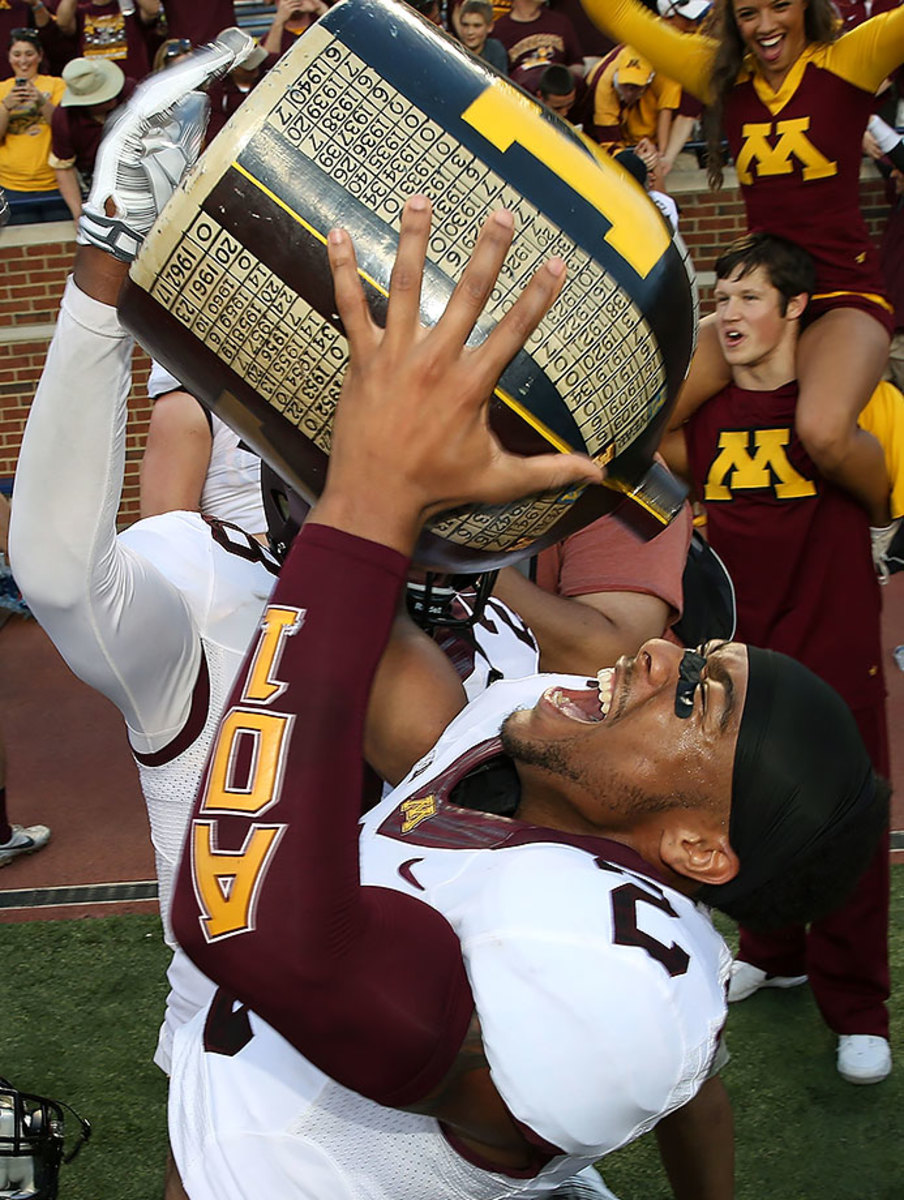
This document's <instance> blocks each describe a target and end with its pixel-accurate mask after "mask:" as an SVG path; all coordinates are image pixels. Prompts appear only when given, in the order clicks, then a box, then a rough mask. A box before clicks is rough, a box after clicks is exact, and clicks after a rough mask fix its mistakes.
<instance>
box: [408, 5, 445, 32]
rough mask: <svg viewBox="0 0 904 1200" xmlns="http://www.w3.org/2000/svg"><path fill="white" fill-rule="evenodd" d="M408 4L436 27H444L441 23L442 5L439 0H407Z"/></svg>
mask: <svg viewBox="0 0 904 1200" xmlns="http://www.w3.org/2000/svg"><path fill="white" fill-rule="evenodd" d="M408 3H409V6H410V7H411V8H413V9H414V11H415V12H417V13H420V14H421V16H422V17H426V19H427V20H428V21H429V22H430V24H431V25H435V26H436V27H437V29H444V28H445V26H444V25H443V6H442V3H441V0H408Z"/></svg>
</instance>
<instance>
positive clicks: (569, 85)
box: [537, 63, 580, 121]
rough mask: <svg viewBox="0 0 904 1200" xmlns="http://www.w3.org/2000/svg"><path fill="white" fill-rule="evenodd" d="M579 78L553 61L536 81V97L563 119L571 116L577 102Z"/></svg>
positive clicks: (565, 119)
mask: <svg viewBox="0 0 904 1200" xmlns="http://www.w3.org/2000/svg"><path fill="white" fill-rule="evenodd" d="M579 86H580V80H579V79H576V78H575V76H574V75H573V74H572V73H571V71H569V70H568V68H567V67H563V66H562V64H561V63H553V64H552V66H551V67H547V68H546V70H545V71H544V72H543V74H542V75H541V76H540V78H539V80H538V81H537V99H538V100H542V101H543V103H544V104H545V105H546V107H547V108H548V109H550V111H552V112H554V113H555V114H556V115H557V116H559V117H561V118H562V119H563V120H564V121H568V120H570V118H571V114H572V111H573V109H574V107H575V105H576V103H577V98H578V87H579Z"/></svg>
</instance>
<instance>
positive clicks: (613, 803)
mask: <svg viewBox="0 0 904 1200" xmlns="http://www.w3.org/2000/svg"><path fill="white" fill-rule="evenodd" d="M514 715H515V714H514V713H513V714H512V716H514ZM499 736H500V741H501V742H502V748H503V750H504V751H505V753H506V754H507V755H508V756H509V758H511V759H512V761H513V762H514V763H515V764H516V765H517V764H518V763H523V764H524V765H525V766H531V767H539V768H540V770H542V771H546V772H548V773H549V774H550V775H552V776H556V777H558V778H559V779H568V780H571V781H572V782H573V783H577V784H580V785H581V786H582V787H583V788H585V790H587V791H588V792H590V790H591V789H590V787H589V786H588V784H589V781H588V779H587V777H586V775H585V774H584V773H583V772H582V771H581V770H579V769H578V768H577V767H576V766H575V765H574V764H573V763H572V761H571V760H570V758H569V755H568V747H569V742H568V741H561V742H539V741H536V740H534V739H528V738H524V737H521V736H519V734H518V732H517V730H513V729H512V721H511V718H507V719H506V721H505V723H504V724H503V726H502V729H501V731H500V735H499ZM592 791H593V792H594V793H595V794H596V795H597V796H598V797H599V820H600V824H601V825H602V826H603V827H604V828H605V827H606V826H610V825H611V826H612V827H613V828H614V827H616V826H618V825H620V824H621V823H622V821H623V820H624V819H627V820H628V821H631V820H634V819H636V818H638V817H642V816H650V815H651V814H653V813H657V812H666V811H668V810H669V809H670V808H693V807H696V806H698V805H699V803H700V800H699V798H698V797H691V796H686V795H684V794H683V793H681V792H677V791H676V792H665V793H654V792H647V791H644V790H643V789H642V788H640V787H638V786H637V785H636V784H635V783H633V782H632V781H631V780H629V779H626V778H625V777H624V775H623V774H621V773H620V772H617V771H612V770H609V771H604V770H601V771H600V772H599V776H598V778H597V779H596V780H595V781H594V785H593V788H592ZM613 818H615V820H614V822H613Z"/></svg>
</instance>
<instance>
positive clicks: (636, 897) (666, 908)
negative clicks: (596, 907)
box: [612, 883, 691, 978]
mask: <svg viewBox="0 0 904 1200" xmlns="http://www.w3.org/2000/svg"><path fill="white" fill-rule="evenodd" d="M638 904H650V905H652V906H653V908H658V909H659V910H660V912H664V913H666V914H667V915H668V916H670V917H677V916H678V914H677V913H676V912H675V910H674V908H672V906H671V904H669V902H668V900H666V898H665V896H656V895H654V894H653V893H652V892H648V891H646V890H645V889H644V888H642V887H638V886H637V884H636V883H623V884H622V885H621V887H617V888H616V889H615V890H614V891H613V893H612V925H613V928H614V930H615V944H616V945H617V946H638V947H639V948H640V949H641V950H645V951H646V952H647V954H649V956H650V957H651V958H655V959H656V961H657V962H658V963H660V964H661V966H662V967H664V968H665V970H666V971H667V972H668V974H669V975H671V976H672V977H673V978H674V977H675V976H676V975H684V974H685V972H686V971H687V968H688V966H689V964H690V961H691V956H690V955H689V954H688V953H687V951H686V950H682V948H681V947H680V946H679V945H678V944H677V942H672V944H671V945H670V946H666V945H664V943H662V942H658V941H657V940H656V938H654V937H653V936H652V935H651V934H649V933H645V932H644V930H642V929H640V928H639V927H638V924H637V906H638Z"/></svg>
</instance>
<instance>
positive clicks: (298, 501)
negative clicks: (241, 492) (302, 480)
mask: <svg viewBox="0 0 904 1200" xmlns="http://www.w3.org/2000/svg"><path fill="white" fill-rule="evenodd" d="M261 499H262V500H263V502H264V515H265V516H266V518H267V540H268V541H269V543H270V550H271V551H272V553H273V555H274V557H275V558H276V559H277V560H278V561H279V562H281V563H282V562H285V559H286V555H287V554H288V553H289V547H290V546H291V545H292V543H293V541H294V540H295V535H296V534H297V533H298V531H299V529H301V527H302V525H303V524H304V523H305V518H306V517H307V515H308V513H309V512H310V511H311V506H310V504H308V502H307V500H304V499H303V498H302V497H301V496H299V494H298V492H296V491H295V490H294V489H293V488H290V487H289V485H288V484H287V483H286V481H285V480H284V479H282V478H281V476H279V475H277V473H276V471H274V470H273V468H272V467H271V466H270V465H269V464H268V463H266V462H264V460H263V459H262V460H261Z"/></svg>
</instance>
